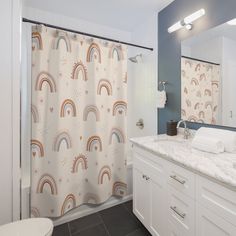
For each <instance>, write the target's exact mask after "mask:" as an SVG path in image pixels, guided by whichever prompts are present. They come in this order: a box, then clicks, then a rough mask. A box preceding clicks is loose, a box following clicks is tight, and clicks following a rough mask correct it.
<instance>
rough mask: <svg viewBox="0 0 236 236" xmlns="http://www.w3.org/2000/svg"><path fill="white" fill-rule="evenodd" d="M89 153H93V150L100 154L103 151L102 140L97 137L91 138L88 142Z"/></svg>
mask: <svg viewBox="0 0 236 236" xmlns="http://www.w3.org/2000/svg"><path fill="white" fill-rule="evenodd" d="M86 150H87V151H89V152H92V151H93V150H95V151H97V150H99V151H100V152H101V151H102V141H101V138H100V137H99V136H97V135H94V136H91V137H90V138H89V139H88V141H87V148H86Z"/></svg>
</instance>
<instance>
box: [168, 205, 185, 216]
mask: <svg viewBox="0 0 236 236" xmlns="http://www.w3.org/2000/svg"><path fill="white" fill-rule="evenodd" d="M170 209H171V210H172V211H174V212H175V213H176V214H177V215H178V216H180V217H181V218H182V219H184V218H185V216H186V214H185V213H181V212H179V210H178V209H177V207H176V206H174V207H173V206H171V207H170Z"/></svg>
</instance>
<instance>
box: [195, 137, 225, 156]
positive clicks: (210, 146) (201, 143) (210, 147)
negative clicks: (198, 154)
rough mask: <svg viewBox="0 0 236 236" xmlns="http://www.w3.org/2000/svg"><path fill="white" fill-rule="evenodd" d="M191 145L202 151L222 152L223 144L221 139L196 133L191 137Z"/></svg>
mask: <svg viewBox="0 0 236 236" xmlns="http://www.w3.org/2000/svg"><path fill="white" fill-rule="evenodd" d="M191 145H192V147H193V148H195V149H198V150H200V151H204V152H211V153H215V154H218V153H222V152H224V149H225V148H224V144H223V142H222V141H221V140H219V139H217V138H213V137H210V138H209V137H206V136H201V135H197V136H195V137H194V138H193V141H192V144H191Z"/></svg>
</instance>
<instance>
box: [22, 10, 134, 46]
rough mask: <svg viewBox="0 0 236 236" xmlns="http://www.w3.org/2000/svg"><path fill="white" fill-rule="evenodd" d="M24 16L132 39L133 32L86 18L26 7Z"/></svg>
mask: <svg viewBox="0 0 236 236" xmlns="http://www.w3.org/2000/svg"><path fill="white" fill-rule="evenodd" d="M23 17H25V18H29V19H31V20H36V21H41V22H45V23H49V24H52V25H58V26H61V27H65V28H69V29H74V30H78V31H81V32H86V33H91V34H97V35H101V36H104V37H108V38H114V39H118V40H123V41H130V39H131V34H130V32H128V31H122V30H118V29H114V28H111V27H107V26H103V25H99V24H95V23H91V22H88V21H85V20H78V19H75V18H70V17H67V16H63V15H60V14H55V13H51V12H46V11H41V10H38V9H34V8H29V7H24V8H23Z"/></svg>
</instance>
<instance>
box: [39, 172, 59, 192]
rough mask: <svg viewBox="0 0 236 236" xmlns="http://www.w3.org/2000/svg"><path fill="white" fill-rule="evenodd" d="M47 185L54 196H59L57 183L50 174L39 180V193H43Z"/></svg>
mask: <svg viewBox="0 0 236 236" xmlns="http://www.w3.org/2000/svg"><path fill="white" fill-rule="evenodd" d="M46 185H47V186H49V189H50V193H51V194H52V195H57V184H56V181H55V179H54V178H53V177H52V176H51V175H49V174H44V175H42V176H41V178H40V179H39V181H38V186H37V193H43V192H44V189H45V186H46Z"/></svg>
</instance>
